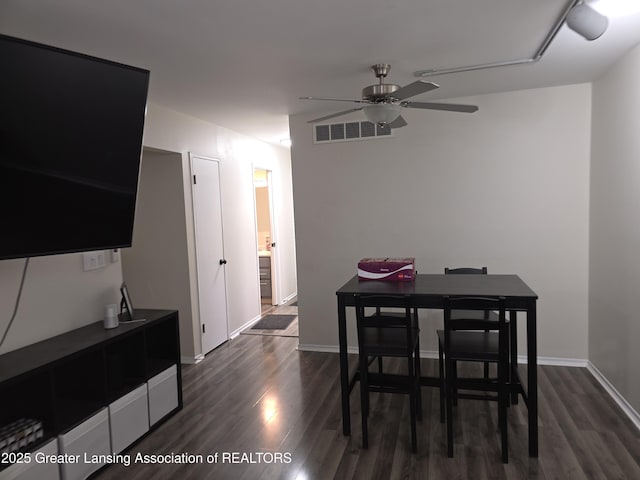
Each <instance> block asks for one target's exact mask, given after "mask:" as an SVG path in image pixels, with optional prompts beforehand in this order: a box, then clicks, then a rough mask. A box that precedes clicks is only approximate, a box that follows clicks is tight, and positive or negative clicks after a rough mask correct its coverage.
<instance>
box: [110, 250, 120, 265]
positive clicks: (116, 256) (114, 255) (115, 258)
mask: <svg viewBox="0 0 640 480" xmlns="http://www.w3.org/2000/svg"><path fill="white" fill-rule="evenodd" d="M119 261H120V249H119V248H114V249H112V250H111V263H118V262H119Z"/></svg>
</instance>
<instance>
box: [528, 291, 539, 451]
mask: <svg viewBox="0 0 640 480" xmlns="http://www.w3.org/2000/svg"><path fill="white" fill-rule="evenodd" d="M536 335H537V333H536V301H535V300H532V301H531V303H530V305H529V308H528V309H527V377H528V385H527V386H528V388H527V399H528V402H527V407H528V411H529V456H530V457H537V456H538V346H537V345H538V342H537V337H536Z"/></svg>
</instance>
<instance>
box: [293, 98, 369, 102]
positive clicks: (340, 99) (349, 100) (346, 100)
mask: <svg viewBox="0 0 640 480" xmlns="http://www.w3.org/2000/svg"><path fill="white" fill-rule="evenodd" d="M298 100H329V101H331V102H355V103H371V101H369V100H352V99H349V98H323V97H298Z"/></svg>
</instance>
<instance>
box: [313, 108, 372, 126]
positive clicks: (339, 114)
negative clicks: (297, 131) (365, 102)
mask: <svg viewBox="0 0 640 480" xmlns="http://www.w3.org/2000/svg"><path fill="white" fill-rule="evenodd" d="M363 108H364V107H358V108H350V109H349V110H343V111H342V112H337V113H332V114H331V115H325V116H324V117H320V118H314V119H313V120H309V121H308V122H307V123H317V122H322V121H324V120H329V119H330V118H335V117H341V116H342V115H346V114H347V113H351V112H357V111H359V110H362V109H363Z"/></svg>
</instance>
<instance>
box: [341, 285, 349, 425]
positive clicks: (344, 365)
mask: <svg viewBox="0 0 640 480" xmlns="http://www.w3.org/2000/svg"><path fill="white" fill-rule="evenodd" d="M338 345H339V350H340V393H341V395H342V434H343V435H345V436H347V435H351V410H350V408H349V359H348V356H347V312H346V307H345V305H344V300H343V299H342V298H341V297H338Z"/></svg>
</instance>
